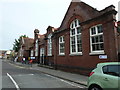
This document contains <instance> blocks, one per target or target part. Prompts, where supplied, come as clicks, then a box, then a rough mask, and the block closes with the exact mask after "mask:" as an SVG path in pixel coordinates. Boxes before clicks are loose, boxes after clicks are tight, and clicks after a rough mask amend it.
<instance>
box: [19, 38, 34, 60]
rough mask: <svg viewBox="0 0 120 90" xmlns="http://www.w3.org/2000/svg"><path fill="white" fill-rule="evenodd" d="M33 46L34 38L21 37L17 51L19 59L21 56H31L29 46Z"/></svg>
mask: <svg viewBox="0 0 120 90" xmlns="http://www.w3.org/2000/svg"><path fill="white" fill-rule="evenodd" d="M33 46H34V39H32V38H28V37H23V38H22V39H21V41H20V49H19V52H18V57H19V59H18V60H19V61H21V60H22V58H23V57H25V58H26V60H28V57H30V56H31V48H32V47H33Z"/></svg>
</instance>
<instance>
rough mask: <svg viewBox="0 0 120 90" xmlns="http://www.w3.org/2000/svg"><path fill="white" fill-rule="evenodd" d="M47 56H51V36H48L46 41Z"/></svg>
mask: <svg viewBox="0 0 120 90" xmlns="http://www.w3.org/2000/svg"><path fill="white" fill-rule="evenodd" d="M47 55H48V56H52V34H49V35H48V40H47Z"/></svg>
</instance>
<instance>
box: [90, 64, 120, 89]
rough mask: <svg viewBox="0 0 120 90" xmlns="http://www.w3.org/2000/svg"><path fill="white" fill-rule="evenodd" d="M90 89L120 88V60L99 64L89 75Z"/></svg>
mask: <svg viewBox="0 0 120 90" xmlns="http://www.w3.org/2000/svg"><path fill="white" fill-rule="evenodd" d="M88 90H120V62H106V63H99V64H97V67H96V68H95V69H94V70H92V72H91V73H90V75H89V78H88Z"/></svg>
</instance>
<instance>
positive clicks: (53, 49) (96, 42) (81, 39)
mask: <svg viewBox="0 0 120 90" xmlns="http://www.w3.org/2000/svg"><path fill="white" fill-rule="evenodd" d="M116 13H117V11H116V10H115V7H114V6H113V5H111V6H108V7H106V8H105V9H103V10H101V11H98V10H96V9H95V8H93V7H91V6H89V5H88V4H86V3H84V2H71V4H70V6H69V8H68V10H67V12H66V14H65V17H64V18H63V21H62V23H61V25H60V27H59V28H57V29H55V28H54V27H51V26H49V27H48V28H47V33H46V34H45V35H44V36H45V37H42V38H41V40H39V39H38V36H39V35H38V34H39V30H36V32H35V36H36V35H37V37H36V38H35V52H36V56H38V57H37V60H38V61H40V62H42V61H41V59H40V57H41V56H42V55H43V54H44V56H45V58H44V59H45V60H44V62H45V61H46V62H47V63H48V65H53V66H54V67H55V68H59V69H64V70H67V71H73V72H77V73H82V74H85V75H88V73H89V72H90V71H91V70H92V69H93V68H95V67H96V64H97V63H100V62H114V61H115V62H116V61H119V58H118V56H119V53H118V52H120V51H119V50H120V49H118V48H120V47H119V46H120V44H118V43H119V41H118V40H119V36H118V32H117V28H116V27H115V22H116V18H115V16H116ZM39 42H40V43H39ZM37 50H38V51H37ZM42 58H43V57H42ZM44 62H42V64H45V63H44Z"/></svg>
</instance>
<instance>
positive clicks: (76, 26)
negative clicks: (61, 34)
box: [70, 19, 82, 54]
mask: <svg viewBox="0 0 120 90" xmlns="http://www.w3.org/2000/svg"><path fill="white" fill-rule="evenodd" d="M70 53H71V54H79V53H82V40H81V27H80V21H79V20H78V19H75V20H74V21H72V23H71V24H70Z"/></svg>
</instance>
